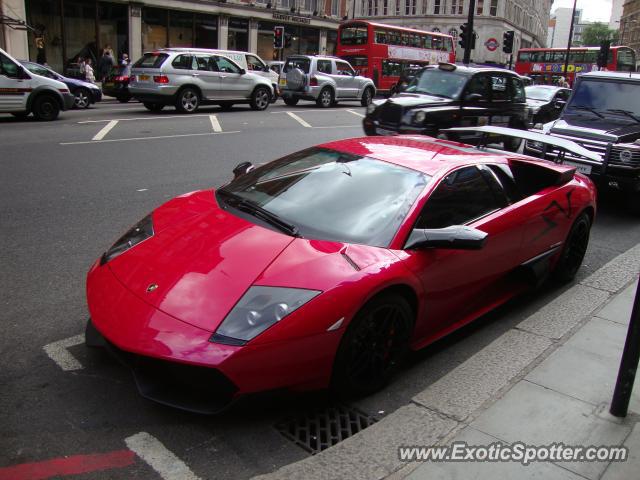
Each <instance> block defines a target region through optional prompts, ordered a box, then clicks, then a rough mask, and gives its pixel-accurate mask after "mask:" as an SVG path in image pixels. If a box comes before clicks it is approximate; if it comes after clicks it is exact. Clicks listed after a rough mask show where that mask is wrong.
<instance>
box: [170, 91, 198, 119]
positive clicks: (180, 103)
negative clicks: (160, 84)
mask: <svg viewBox="0 0 640 480" xmlns="http://www.w3.org/2000/svg"><path fill="white" fill-rule="evenodd" d="M198 107H200V93H199V92H198V91H197V90H196V89H195V88H191V87H187V88H183V89H182V90H180V91H179V92H178V95H177V97H176V110H178V111H179V112H180V113H194V112H195V111H197V110H198Z"/></svg>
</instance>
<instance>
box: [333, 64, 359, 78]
mask: <svg viewBox="0 0 640 480" xmlns="http://www.w3.org/2000/svg"><path fill="white" fill-rule="evenodd" d="M336 71H337V73H338V75H348V76H353V75H355V71H354V70H353V68H351V65H349V64H348V63H345V62H336Z"/></svg>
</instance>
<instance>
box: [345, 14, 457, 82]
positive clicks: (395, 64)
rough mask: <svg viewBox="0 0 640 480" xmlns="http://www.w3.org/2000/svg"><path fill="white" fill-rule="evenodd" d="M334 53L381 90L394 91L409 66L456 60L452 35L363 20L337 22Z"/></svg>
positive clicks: (415, 67)
mask: <svg viewBox="0 0 640 480" xmlns="http://www.w3.org/2000/svg"><path fill="white" fill-rule="evenodd" d="M336 55H338V56H339V57H340V58H343V59H345V60H347V61H348V62H349V63H350V64H351V65H352V66H353V68H355V69H356V70H357V71H358V72H359V73H360V75H363V76H365V77H369V78H370V79H372V80H373V83H374V84H375V85H376V88H377V89H378V91H381V92H388V91H393V90H394V89H395V88H396V86H397V84H398V81H399V80H400V77H401V76H402V75H403V73H405V72H406V71H408V70H414V69H417V68H420V67H423V66H425V65H429V64H434V63H436V64H437V63H438V62H451V63H453V62H455V60H456V53H455V48H454V47H453V37H451V35H445V34H442V33H436V32H425V31H422V30H414V29H413V28H404V27H396V26H394V25H385V24H382V23H375V22H368V21H365V20H354V21H349V22H345V23H342V24H341V25H340V27H339V28H338V45H337V48H336Z"/></svg>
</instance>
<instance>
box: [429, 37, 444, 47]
mask: <svg viewBox="0 0 640 480" xmlns="http://www.w3.org/2000/svg"><path fill="white" fill-rule="evenodd" d="M442 46H443V45H442V37H435V36H434V37H432V38H431V48H433V49H434V50H442Z"/></svg>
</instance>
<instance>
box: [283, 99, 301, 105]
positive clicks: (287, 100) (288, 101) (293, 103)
mask: <svg viewBox="0 0 640 480" xmlns="http://www.w3.org/2000/svg"><path fill="white" fill-rule="evenodd" d="M282 98H283V99H284V103H286V104H287V105H289V106H290V107H293V106H295V105H297V104H298V101H299V99H298V98H295V97H282Z"/></svg>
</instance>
